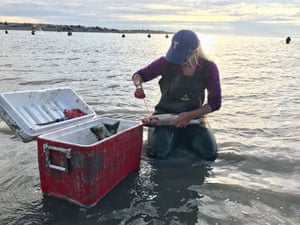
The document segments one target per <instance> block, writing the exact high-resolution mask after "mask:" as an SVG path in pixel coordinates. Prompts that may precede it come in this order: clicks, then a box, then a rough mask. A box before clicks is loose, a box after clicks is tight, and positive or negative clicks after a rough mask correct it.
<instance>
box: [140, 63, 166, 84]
mask: <svg viewBox="0 0 300 225" xmlns="http://www.w3.org/2000/svg"><path fill="white" fill-rule="evenodd" d="M166 70H167V61H166V59H165V57H160V58H158V59H156V60H155V61H153V62H152V63H150V64H149V65H147V66H146V67H144V68H142V69H140V70H138V71H137V72H135V73H134V74H136V73H138V74H140V75H141V76H142V78H143V81H144V82H147V81H149V80H152V79H154V78H156V77H158V76H160V75H163V74H165V72H166Z"/></svg>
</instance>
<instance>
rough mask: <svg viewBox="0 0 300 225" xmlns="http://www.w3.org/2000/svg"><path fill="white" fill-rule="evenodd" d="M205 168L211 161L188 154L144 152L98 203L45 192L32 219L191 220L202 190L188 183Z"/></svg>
mask: <svg viewBox="0 0 300 225" xmlns="http://www.w3.org/2000/svg"><path fill="white" fill-rule="evenodd" d="M209 170H211V167H210V165H208V164H207V163H206V162H202V161H199V159H195V158H194V157H192V156H191V155H189V156H183V155H182V154H181V153H179V154H177V155H175V156H174V157H172V158H170V159H168V160H153V159H150V158H148V157H147V156H146V155H145V154H144V153H143V154H142V161H141V166H140V168H139V169H138V170H137V171H135V172H133V173H131V174H129V175H128V176H127V177H126V178H125V179H124V180H123V181H122V182H121V183H120V184H119V185H117V186H116V187H115V188H114V189H112V190H111V191H110V192H109V193H108V194H107V195H106V196H105V197H104V198H103V199H101V200H100V201H99V202H98V203H97V204H96V206H94V207H91V208H83V207H79V206H77V205H74V204H72V203H69V202H66V201H64V200H60V199H57V198H54V197H50V196H44V198H43V200H42V202H41V210H38V212H34V214H38V215H36V217H37V218H36V219H34V218H32V219H31V220H32V221H37V220H39V221H40V222H41V223H43V224H49V225H50V224H56V225H68V224H72V225H75V224H84V225H87V224H106V225H107V224H109V225H110V224H173V223H175V224H195V223H197V216H198V207H197V203H196V201H195V199H200V198H202V196H201V195H199V193H198V192H196V191H194V190H192V188H190V187H191V186H193V185H197V186H198V185H202V184H203V182H204V181H205V179H206V177H207V176H209ZM32 217H34V216H33V215H32ZM24 219H25V217H24ZM21 220H23V219H21Z"/></svg>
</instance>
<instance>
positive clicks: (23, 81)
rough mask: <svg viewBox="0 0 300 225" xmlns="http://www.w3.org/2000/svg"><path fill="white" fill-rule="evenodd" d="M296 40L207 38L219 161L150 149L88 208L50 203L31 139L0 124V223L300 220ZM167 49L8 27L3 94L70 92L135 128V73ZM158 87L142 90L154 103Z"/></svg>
mask: <svg viewBox="0 0 300 225" xmlns="http://www.w3.org/2000/svg"><path fill="white" fill-rule="evenodd" d="M293 40H294V41H293V42H292V43H290V44H289V45H285V43H284V40H283V39H281V38H262V37H235V38H234V39H233V38H232V37H225V36H224V37H221V36H217V37H213V38H210V39H209V38H207V39H204V40H203V44H204V47H205V49H207V50H208V53H209V56H210V57H211V58H212V59H214V60H215V61H216V62H217V64H218V66H219V69H220V73H221V81H222V90H223V105H222V109H221V110H220V111H218V112H216V113H214V114H212V115H211V116H210V117H209V119H210V125H211V126H212V128H213V129H214V131H215V135H216V138H217V142H218V147H219V157H218V159H217V160H216V162H214V163H211V164H207V163H205V162H203V161H201V160H199V159H197V158H195V157H194V155H192V154H191V153H188V152H185V151H183V150H181V151H179V152H177V154H175V155H174V156H173V157H172V158H170V159H169V160H152V159H150V158H148V157H147V156H146V155H144V154H143V155H142V161H141V166H140V169H139V170H137V171H136V172H134V173H132V174H130V175H129V176H128V177H126V179H124V180H123V181H122V182H121V183H120V184H119V185H118V186H116V187H115V188H114V189H113V190H112V191H111V192H109V193H108V194H107V195H106V196H105V197H104V198H103V199H102V200H101V201H100V202H99V203H98V204H97V205H96V206H95V207H92V208H88V209H87V208H82V207H79V206H76V205H74V204H71V203H69V202H66V201H64V200H60V199H57V198H53V197H49V196H43V195H42V193H41V190H40V186H39V185H40V180H39V171H38V164H37V149H36V148H37V147H36V143H35V142H30V143H26V144H24V143H22V142H21V141H20V140H19V139H17V138H16V137H15V136H14V134H13V133H12V132H11V131H10V130H9V128H8V127H7V126H6V125H5V124H4V122H3V121H1V122H0V154H1V157H0V188H1V189H0V190H1V195H0V202H1V203H0V204H1V207H0V224H8V225H16V224H17V225H19V224H22V225H23V224H28V225H29V224H30V225H35V224H47V225H48V224H49V225H54V224H55V225H68V224H70V225H71V224H72V225H76V224H80V225H83V224H84V225H87V224H93V225H94V224H109V225H110V224H166V225H169V224H201V225H202V224H204V225H206V224H207V225H211V224H214V225H215V224H222V225H223V224H230V225H233V224H236V225H240V224H249V225H250V224H272V225H273V224H282V225H283V224H284V225H286V224H288V225H294V224H300V217H299V215H300V191H299V190H300V180H299V172H300V166H299V165H300V158H299V154H298V152H299V147H300V133H299V130H300V129H299V128H300V120H299V113H298V112H299V111H300V104H299V102H300V100H299V96H300V86H299V83H300V80H299V79H300V77H299V71H300V70H299V68H300V63H299V60H298V59H299V52H300V50H299V46H300V45H299V44H298V43H299V42H300V40H297V38H293ZM169 42H170V38H169V39H166V38H165V37H164V35H152V37H151V38H150V39H149V38H145V35H142V34H128V35H126V38H121V37H120V35H119V34H95V33H91V34H90V33H73V35H72V37H66V35H65V34H62V33H56V32H42V33H40V32H36V35H34V36H32V35H30V34H29V35H26V34H25V32H22V31H18V32H17V31H11V32H10V33H9V35H5V36H4V35H0V43H1V52H0V74H1V75H0V92H6V91H13V90H28V89H43V88H49V87H65V86H69V87H72V88H73V89H74V90H75V91H76V92H77V93H78V94H79V95H80V96H81V97H82V98H83V99H84V100H85V101H86V102H87V103H88V104H89V105H90V106H91V107H92V108H93V109H94V110H95V112H96V113H97V114H99V115H103V116H105V117H112V118H122V119H130V120H135V121H138V120H139V119H140V118H142V117H143V116H145V115H146V114H147V109H146V107H145V106H144V102H143V101H141V100H138V99H134V98H133V91H134V89H133V85H132V81H131V75H132V74H133V72H135V71H136V70H137V69H139V68H140V67H142V66H144V65H146V64H148V63H150V62H151V61H152V60H153V59H155V58H156V57H159V56H160V55H164V54H165V52H166V50H167V48H168V45H169ZM157 82H158V80H155V81H153V82H151V83H146V84H145V85H144V88H145V91H146V95H147V102H148V104H149V106H150V108H153V106H154V105H155V104H156V103H157V101H158V99H159V91H158V85H157ZM146 133H147V130H146V129H145V132H144V136H145V137H146Z"/></svg>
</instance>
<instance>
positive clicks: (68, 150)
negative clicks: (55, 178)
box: [43, 144, 72, 172]
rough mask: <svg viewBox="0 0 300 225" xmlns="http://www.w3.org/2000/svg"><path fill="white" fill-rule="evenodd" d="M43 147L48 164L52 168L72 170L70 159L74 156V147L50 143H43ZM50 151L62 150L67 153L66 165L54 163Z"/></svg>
mask: <svg viewBox="0 0 300 225" xmlns="http://www.w3.org/2000/svg"><path fill="white" fill-rule="evenodd" d="M43 149H44V152H45V155H46V166H47V167H48V168H51V169H55V170H59V171H63V172H70V171H71V165H70V160H71V158H72V149H71V148H61V147H56V146H51V145H48V144H44V145H43ZM50 151H57V152H62V153H64V154H65V163H64V164H65V165H64V167H63V166H60V165H54V164H52V161H51V156H50Z"/></svg>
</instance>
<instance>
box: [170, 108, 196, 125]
mask: <svg viewBox="0 0 300 225" xmlns="http://www.w3.org/2000/svg"><path fill="white" fill-rule="evenodd" d="M192 119H193V118H192V117H191V114H190V113H189V112H183V113H179V114H178V116H177V118H176V119H175V120H174V121H173V122H172V124H173V125H174V126H176V127H178V128H184V127H187V126H188V125H189V123H190V121H191V120H192Z"/></svg>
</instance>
